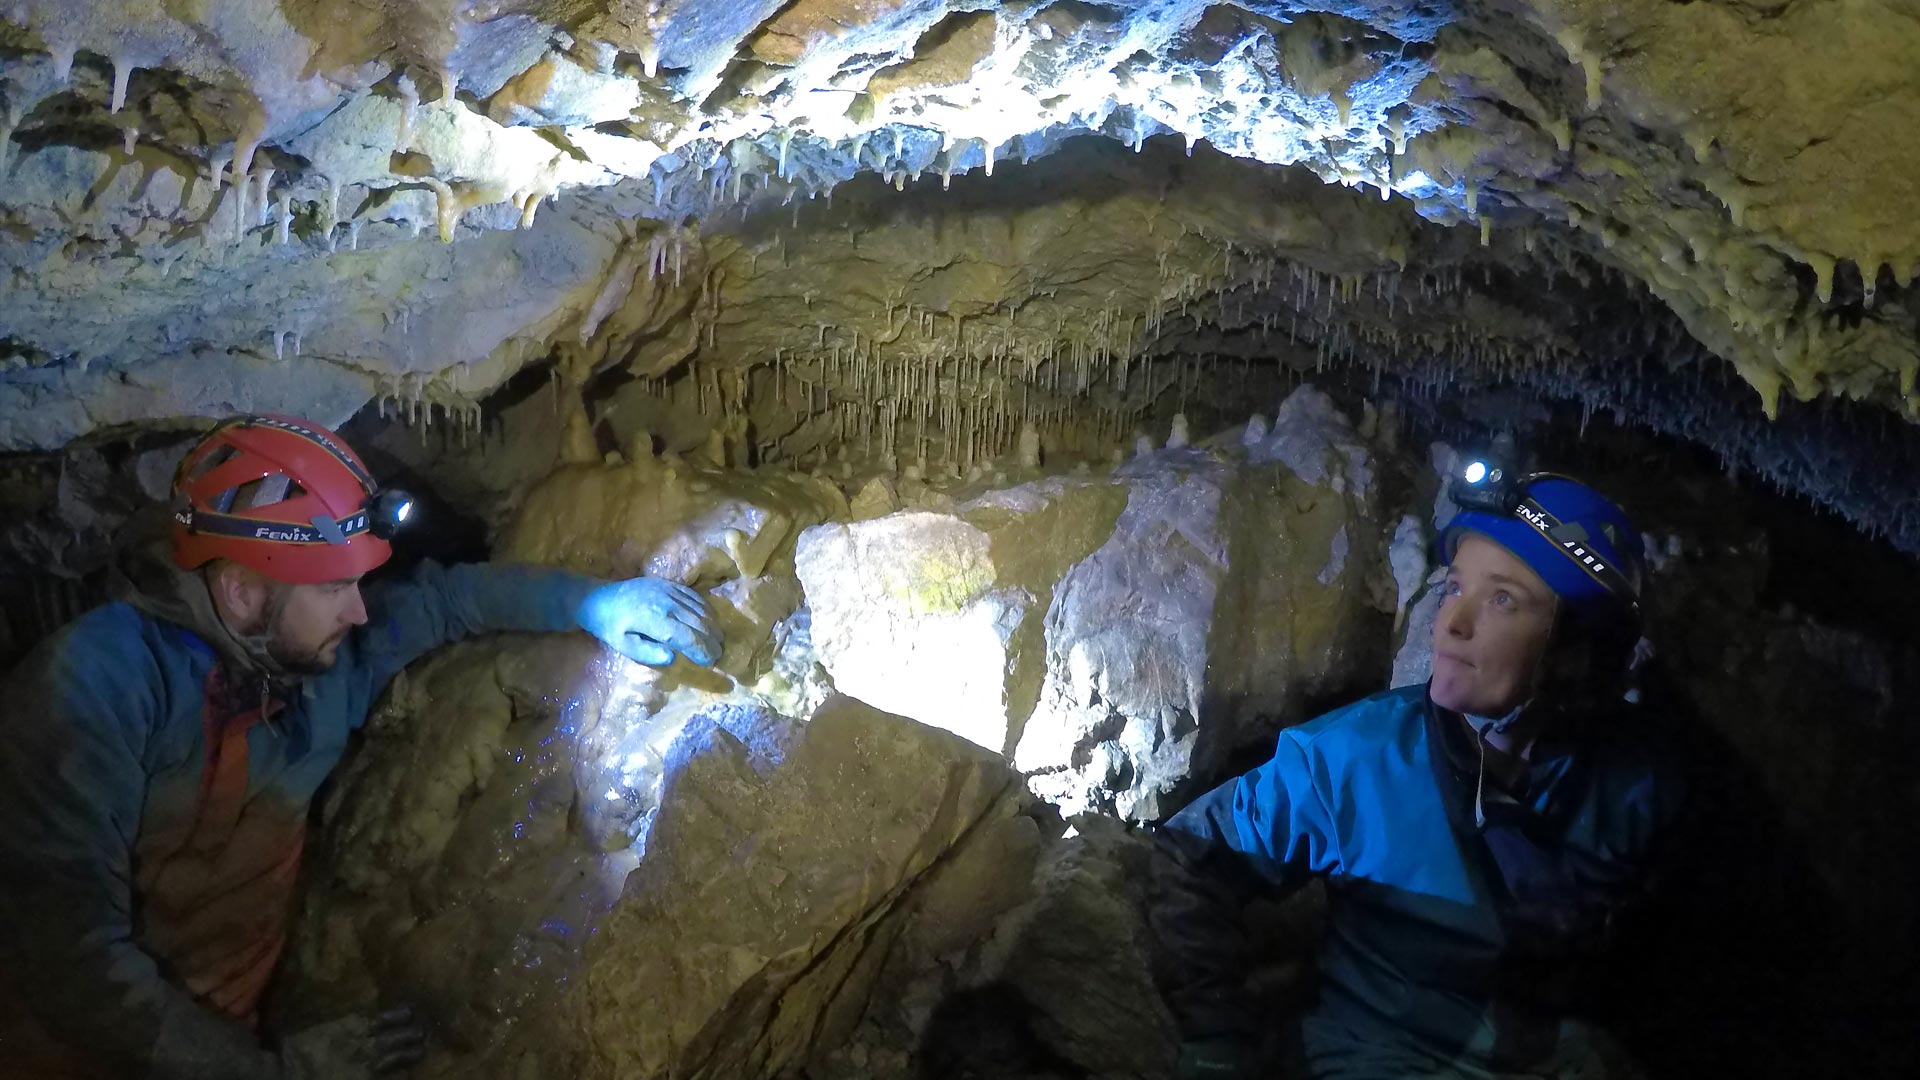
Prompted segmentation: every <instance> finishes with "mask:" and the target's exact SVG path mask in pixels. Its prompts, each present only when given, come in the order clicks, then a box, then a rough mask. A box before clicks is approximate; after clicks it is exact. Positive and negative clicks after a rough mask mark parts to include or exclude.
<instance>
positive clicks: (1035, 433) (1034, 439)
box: [1020, 422, 1040, 469]
mask: <svg viewBox="0 0 1920 1080" xmlns="http://www.w3.org/2000/svg"><path fill="white" fill-rule="evenodd" d="M1020 464H1021V465H1022V466H1023V467H1025V468H1029V469H1037V468H1039V467H1040V432H1039V430H1038V429H1036V428H1035V427H1034V426H1033V424H1032V423H1031V422H1027V423H1022V424H1021V425H1020Z"/></svg>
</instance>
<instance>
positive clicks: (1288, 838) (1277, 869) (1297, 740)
mask: <svg viewBox="0 0 1920 1080" xmlns="http://www.w3.org/2000/svg"><path fill="white" fill-rule="evenodd" d="M1330 787H1331V785H1330V784H1328V783H1327V776H1326V770H1325V765H1324V762H1323V761H1321V759H1320V758H1319V757H1318V756H1317V755H1315V754H1313V753H1312V739H1311V737H1309V736H1303V735H1302V734H1301V733H1300V730H1299V729H1297V728H1289V729H1288V730H1286V731H1283V732H1281V733H1280V739H1279V742H1278V743H1277V744H1276V745H1275V746H1274V751H1273V757H1272V758H1270V759H1268V761H1267V763H1266V764H1264V765H1261V766H1259V767H1258V768H1255V769H1254V770H1253V771H1251V772H1249V773H1247V774H1245V775H1244V776H1241V777H1239V778H1238V779H1235V780H1230V781H1228V782H1227V783H1224V784H1222V785H1220V786H1219V787H1217V788H1214V789H1213V790H1212V791H1209V792H1207V793H1206V794H1205V795H1202V796H1200V797H1199V798H1198V799H1196V800H1194V801H1193V803H1192V804H1190V805H1189V806H1187V807H1186V809H1184V810H1181V811H1180V812H1179V813H1177V814H1175V815H1174V816H1173V818H1172V819H1171V820H1169V821H1168V822H1167V824H1166V826H1165V829H1166V831H1167V832H1170V833H1175V834H1181V835H1182V836H1183V837H1184V838H1185V839H1184V840H1183V841H1176V842H1179V843H1182V846H1183V848H1184V849H1186V850H1188V851H1191V852H1193V853H1194V854H1196V855H1202V853H1204V855H1203V856H1202V857H1205V858H1208V859H1209V860H1211V861H1218V860H1219V858H1220V856H1222V855H1225V854H1227V853H1231V854H1232V855H1234V856H1238V861H1240V862H1242V863H1243V864H1244V865H1245V866H1246V867H1248V868H1249V869H1251V870H1252V871H1254V872H1255V873H1257V874H1259V875H1260V876H1261V877H1263V878H1266V879H1267V880H1268V881H1270V882H1272V883H1273V884H1275V885H1277V886H1279V887H1281V888H1292V887H1295V886H1298V885H1300V884H1301V883H1303V882H1304V881H1305V880H1306V878H1307V877H1308V876H1309V875H1313V874H1326V873H1331V872H1333V871H1335V870H1337V869H1339V865H1340V845H1339V842H1338V839H1337V837H1336V833H1335V827H1334V813H1333V809H1332V807H1331V806H1330V805H1329V796H1328V791H1329V788H1330Z"/></svg>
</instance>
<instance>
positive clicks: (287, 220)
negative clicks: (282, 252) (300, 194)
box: [277, 191, 293, 244]
mask: <svg viewBox="0 0 1920 1080" xmlns="http://www.w3.org/2000/svg"><path fill="white" fill-rule="evenodd" d="M292 226H293V196H292V195H291V194H289V193H287V192H284V191H283V192H281V193H280V221H279V231H278V234H277V239H278V240H279V242H280V243H282V244H284V243H286V242H287V241H288V240H289V239H290V238H291V237H290V232H291V229H292Z"/></svg>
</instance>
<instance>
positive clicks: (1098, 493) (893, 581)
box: [794, 478, 1126, 753]
mask: <svg viewBox="0 0 1920 1080" xmlns="http://www.w3.org/2000/svg"><path fill="white" fill-rule="evenodd" d="M1125 498H1126V492H1125V489H1124V488H1121V487H1118V486H1116V485H1113V484H1110V483H1105V482H1099V481H1093V480H1079V479H1071V478H1056V479H1051V480H1045V481H1040V482H1036V483H1032V484H1025V485H1021V486H1019V487H1015V488H1009V489H1006V490H1003V491H997V492H992V493H989V494H987V495H984V496H981V497H980V498H978V499H975V500H973V501H971V502H968V503H964V504H960V505H958V506H956V507H955V508H954V509H953V510H952V511H951V512H942V513H935V512H930V511H925V510H909V511H903V512H900V513H896V514H889V515H887V516H884V517H879V518H874V519H872V520H868V521H858V522H851V523H835V524H830V525H823V526H819V527H817V528H814V529H810V530H808V531H807V532H805V533H803V534H802V535H801V537H800V541H799V544H798V546H797V549H796V551H795V556H794V558H795V563H796V567H797V570H798V573H799V576H800V582H801V585H802V586H803V587H804V588H805V590H806V598H807V605H808V607H809V608H810V610H811V611H812V618H813V641H814V645H815V647H816V648H817V649H818V650H819V655H820V660H821V663H822V664H824V665H825V666H826V669H827V671H828V672H830V673H831V674H832V676H833V681H834V685H835V686H837V687H838V688H839V689H840V690H841V691H842V692H843V693H847V694H850V695H852V696H854V697H857V698H859V699H861V700H862V701H865V702H867V703H868V704H870V705H873V706H874V707H875V708H879V709H884V710H887V711H890V712H895V713H898V714H900V715H902V716H911V717H913V718H914V719H916V720H919V721H921V722H922V723H927V724H932V725H933V726H935V727H940V728H944V729H946V730H948V731H952V732H955V733H956V734H959V735H961V736H963V737H965V738H967V739H969V740H971V741H972V742H974V743H976V744H978V745H980V746H982V747H985V748H987V749H989V750H993V751H995V752H999V753H1010V752H1011V751H1012V749H1013V746H1014V745H1015V743H1016V742H1017V740H1018V739H1019V738H1020V734H1021V728H1022V726H1023V725H1024V724H1025V722H1026V720H1027V717H1028V716H1029V715H1030V714H1031V713H1032V711H1033V706H1034V701H1035V700H1036V698H1037V696H1038V693H1039V688H1040V680H1041V673H1042V664H1041V658H1042V656H1043V648H1044V646H1043V644H1042V637H1041V625H1042V618H1043V615H1044V613H1045V612H1046V610H1047V605H1048V603H1049V601H1050V599H1051V598H1052V593H1053V588H1054V585H1055V583H1056V582H1058V581H1059V580H1060V578H1061V576H1062V575H1063V574H1064V573H1066V571H1067V568H1068V567H1070V566H1072V565H1073V563H1074V562H1075V561H1076V560H1078V559H1080V558H1082V557H1083V556H1085V555H1086V554H1087V553H1088V552H1091V551H1093V550H1094V549H1095V548H1097V547H1098V546H1100V544H1101V543H1102V542H1103V541H1105V540H1106V539H1107V537H1108V535H1109V533H1110V532H1111V530H1112V528H1113V522H1114V519H1115V517H1116V516H1117V515H1118V514H1119V512H1120V507H1121V505H1122V504H1123V502H1124V500H1125Z"/></svg>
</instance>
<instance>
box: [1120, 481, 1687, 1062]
mask: <svg viewBox="0 0 1920 1080" xmlns="http://www.w3.org/2000/svg"><path fill="white" fill-rule="evenodd" d="M1452 493H1453V495H1454V499H1455V501H1456V502H1458V503H1459V504H1461V506H1462V507H1463V510H1462V512H1461V513H1460V514H1458V515H1457V516H1456V517H1455V518H1454V519H1453V521H1452V523H1451V524H1450V526H1449V527H1448V528H1447V530H1446V532H1445V534H1444V535H1443V537H1442V540H1441V548H1442V553H1443V555H1444V556H1445V558H1446V559H1447V562H1448V571H1447V579H1446V584H1445V593H1444V594H1443V597H1442V602H1441V606H1440V609H1439V613H1438V616H1437V618H1436V620H1435V623H1434V629H1433V676H1432V678H1431V680H1430V681H1429V682H1428V683H1427V685H1425V686H1413V687H1402V688H1399V689H1396V690H1390V691H1388V692H1386V693H1382V694H1376V695H1374V696H1373V697H1370V698H1367V699H1366V700H1364V701H1360V702H1358V703H1356V704H1353V705H1350V706H1348V707H1346V708H1343V709H1339V710H1336V711H1334V712H1332V713H1329V714H1327V715H1325V716H1322V717H1320V718H1319V719H1316V720H1314V721H1311V722H1309V723H1306V724H1302V725H1300V726H1298V727H1293V728H1289V729H1287V730H1285V731H1283V732H1281V734H1280V738H1279V742H1278V745H1277V746H1276V748H1275V751H1274V756H1273V758H1272V760H1270V761H1268V762H1267V763H1266V764H1264V765H1261V766H1259V767H1258V768H1256V769H1254V770H1253V771H1251V772H1249V773H1247V774H1246V775H1244V776H1241V777H1239V778H1238V779H1235V780H1232V781H1229V782H1228V783H1226V784H1223V785H1221V786H1220V787H1218V788H1216V789H1214V790H1213V791H1211V792H1209V793H1207V794H1206V795H1203V796H1202V797H1200V798H1199V799H1198V800H1196V801H1195V802H1194V803H1192V804H1191V805H1189V806H1188V807H1187V808H1186V809H1184V810H1182V811H1181V812H1180V813H1178V814H1176V815H1175V816H1174V817H1173V818H1172V819H1171V820H1169V821H1168V822H1167V823H1166V825H1165V826H1164V827H1162V829H1161V830H1160V832H1159V836H1160V838H1161V840H1162V846H1163V848H1164V849H1165V850H1166V851H1167V852H1168V854H1170V855H1171V856H1172V857H1173V859H1172V862H1173V863H1174V864H1177V866H1178V867H1179V868H1181V871H1182V872H1174V873H1166V874H1162V875H1160V887H1159V888H1158V890H1157V894H1156V900H1155V903H1154V908H1153V912H1152V915H1153V922H1154V927H1155V930H1156V932H1157V935H1158V937H1159V939H1160V942H1161V944H1162V947H1163V949H1162V951H1163V954H1164V959H1165V960H1166V964H1165V970H1164V971H1163V972H1162V976H1163V983H1164V986H1165V989H1166V991H1167V996H1168V1001H1169V1003H1170V1005H1171V1006H1172V1007H1173V1009H1174V1012H1175V1014H1176V1018H1177V1019H1178V1021H1179V1022H1180V1025H1181V1028H1182V1034H1183V1036H1184V1038H1185V1039H1186V1040H1187V1041H1186V1043H1185V1045H1184V1047H1183V1052H1182V1074H1183V1075H1184V1076H1188V1077H1222V1078H1225V1077H1233V1076H1241V1075H1253V1073H1251V1072H1250V1071H1247V1070H1248V1062H1247V1061H1246V1052H1245V1048H1248V1047H1251V1046H1254V1045H1258V1044H1260V1043H1261V1042H1263V1041H1267V1042H1270V1041H1271V1040H1266V1039H1265V1038H1264V1035H1265V1034H1266V1033H1267V1031H1268V1030H1269V1029H1271V1028H1272V1027H1273V1026H1274V1020H1273V1018H1271V1017H1261V1016H1258V1015H1255V1014H1254V1010H1253V1009H1252V1008H1251V1006H1250V1003H1249V1002H1248V1001H1247V1000H1246V993H1245V990H1244V987H1243V985H1242V981H1241V980H1240V979H1239V978H1238V976H1239V975H1240V974H1241V972H1239V971H1238V970H1237V968H1236V966H1235V960H1236V959H1237V958H1238V957H1240V956H1242V955H1243V954H1244V952H1243V947H1242V945H1241V944H1240V943H1239V942H1238V941H1236V940H1235V937H1234V934H1233V932H1232V928H1231V923H1232V920H1231V918H1230V917H1226V918H1223V917H1222V913H1221V911H1220V909H1219V899H1218V897H1217V896H1215V895H1213V894H1214V892H1215V890H1217V889H1218V888H1219V887H1221V886H1223V885H1231V884H1232V883H1234V882H1236V881H1238V882H1240V883H1241V884H1248V883H1250V880H1251V879H1249V873H1250V874H1251V875H1252V878H1253V879H1263V880H1264V882H1265V883H1266V884H1268V885H1269V886H1279V887H1281V888H1283V889H1285V888H1292V887H1295V886H1298V885H1300V884H1302V883H1304V882H1305V881H1306V880H1308V879H1309V878H1312V877H1320V878H1323V879H1324V880H1325V881H1326V883H1327V886H1328V897H1329V905H1328V928H1327V934H1326V937H1325V940H1324V942H1323V945H1322V948H1321V954H1320V986H1319V993H1318V1000H1317V1001H1316V1002H1315V1003H1314V1005H1313V1006H1312V1007H1311V1008H1310V1009H1308V1010H1307V1012H1306V1013H1305V1014H1304V1015H1303V1016H1302V1017H1300V1018H1299V1022H1298V1024H1297V1028H1296V1029H1295V1030H1293V1031H1292V1032H1291V1033H1290V1034H1291V1037H1290V1038H1288V1039H1286V1040H1285V1042H1286V1045H1287V1046H1288V1057H1289V1064H1290V1065H1291V1067H1292V1072H1293V1073H1295V1074H1297V1075H1303V1076H1313V1077H1338V1078H1348V1077H1351V1078H1361V1077H1367V1078H1377V1077H1430V1078H1443V1077H1445V1078H1456V1077H1461V1078H1473V1080H1487V1078H1506V1077H1520V1076H1525V1077H1542V1076H1546V1077H1606V1076H1622V1075H1633V1072H1632V1070H1631V1067H1630V1066H1627V1065H1626V1064H1624V1063H1623V1062H1622V1061H1621V1060H1620V1055H1619V1054H1618V1053H1617V1052H1616V1051H1615V1050H1614V1049H1613V1044H1612V1042H1611V1040H1609V1039H1606V1038H1604V1037H1602V1036H1601V1035H1600V1034H1599V1033H1597V1032H1596V1031H1594V1030H1593V1029H1591V1028H1588V1027H1587V1026H1585V1025H1584V1024H1583V1023H1581V1022H1580V1021H1579V1020H1578V1019H1577V1018H1576V1015H1575V1014H1576V1013H1577V1011H1578V1001H1577V998H1576V990H1577V988H1578V986H1579V984H1580V982H1581V980H1580V975H1581V973H1582V969H1583V968H1584V967H1585V966H1587V962H1588V961H1590V960H1591V959H1593V958H1594V957H1596V956H1597V955H1598V954H1599V953H1600V952H1601V951H1602V950H1603V947H1604V946H1605V945H1606V944H1607V943H1608V938H1609V931H1610V929H1611V928H1612V926H1613V924H1614V922H1615V916H1616V915H1617V913H1618V912H1620V911H1621V910H1622V909H1623V908H1625V907H1627V906H1629V905H1631V904H1633V903H1634V902H1635V901H1636V900H1637V899H1639V898H1640V897H1641V895H1642V894H1643V892H1644V888H1645V884H1646V877H1647V874H1646V868H1647V867H1648V865H1649V864H1650V862H1651V857H1652V854H1653V851H1654V846H1655V843H1656V840H1657V838H1658V837H1659V836H1660V835H1661V833H1662V832H1663V831H1664V827H1665V826H1666V825H1667V823H1668V822H1669V820H1670V819H1671V817H1672V810H1673V806H1674V801H1675V800H1674V795H1675V791H1674V789H1675V785H1674V784H1673V783H1671V782H1670V781H1669V779H1668V778H1667V777H1665V776H1664V775H1663V773H1662V770H1661V769H1660V768H1658V767H1657V765H1656V764H1655V763H1654V760H1653V755H1651V754H1650V753H1648V752H1647V751H1646V749H1645V748H1644V747H1643V746H1642V745H1640V744H1639V743H1638V742H1637V741H1636V740H1635V739H1634V738H1632V737H1631V735H1630V733H1629V732H1630V728H1629V726H1628V725H1627V724H1626V723H1624V722H1623V720H1622V717H1621V711H1622V708H1623V702H1622V700H1621V694H1622V691H1623V690H1624V683H1623V677H1624V675H1625V673H1626V669H1627V666H1628V662H1629V659H1630V657H1631V655H1632V651H1633V646H1634V643H1635V641H1636V640H1637V639H1638V637H1639V627H1640V611H1639V608H1640V585H1641V578H1642V556H1641V542H1640V538H1639V533H1638V532H1637V531H1635V529H1634V528H1633V525H1632V523H1631V522H1630V521H1629V520H1628V519H1627V517H1626V515H1625V514H1624V513H1622V512H1621V511H1620V509H1619V508H1618V507H1617V506H1615V505H1614V504H1613V503H1612V502H1611V501H1609V500H1608V499H1607V498H1606V497H1605V496H1603V495H1601V494H1600V493H1599V492H1597V491H1595V490H1594V489H1593V488H1591V487H1588V486H1587V485H1585V484H1582V483H1580V482H1579V481H1576V480H1572V479H1569V478H1567V477H1563V476H1557V475H1552V474H1534V475H1530V476H1515V475H1513V474H1512V472H1511V471H1510V470H1508V469H1506V468H1504V467H1502V466H1500V465H1498V464H1488V463H1484V462H1476V463H1474V464H1473V465H1471V466H1469V468H1468V470H1467V471H1466V473H1465V474H1464V475H1463V476H1462V477H1460V478H1459V479H1458V480H1456V481H1455V483H1454V484H1453V487H1452ZM1260 1075H1267V1074H1265V1073H1262V1074H1260Z"/></svg>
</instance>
